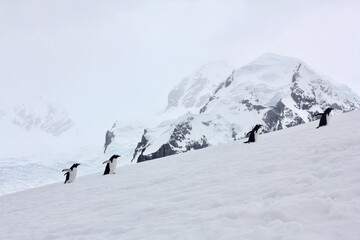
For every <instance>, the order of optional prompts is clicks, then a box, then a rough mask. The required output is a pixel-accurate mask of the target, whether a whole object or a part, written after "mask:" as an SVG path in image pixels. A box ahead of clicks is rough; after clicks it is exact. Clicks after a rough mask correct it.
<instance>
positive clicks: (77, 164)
mask: <svg viewBox="0 0 360 240" xmlns="http://www.w3.org/2000/svg"><path fill="white" fill-rule="evenodd" d="M79 165H80V163H74V164H73V165H72V167H78V166H79Z"/></svg>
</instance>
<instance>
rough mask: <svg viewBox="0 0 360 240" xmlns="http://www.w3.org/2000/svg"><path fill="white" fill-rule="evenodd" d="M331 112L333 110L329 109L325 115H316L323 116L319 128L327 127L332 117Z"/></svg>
mask: <svg viewBox="0 0 360 240" xmlns="http://www.w3.org/2000/svg"><path fill="white" fill-rule="evenodd" d="M331 110H333V108H327V109H326V110H325V112H324V113H318V114H316V116H321V118H320V122H319V126H318V127H317V128H319V127H322V126H326V125H327V124H328V123H329V117H330V112H331Z"/></svg>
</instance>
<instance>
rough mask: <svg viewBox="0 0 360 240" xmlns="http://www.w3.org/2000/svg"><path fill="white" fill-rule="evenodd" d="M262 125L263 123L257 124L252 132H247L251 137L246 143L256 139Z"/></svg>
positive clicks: (247, 135)
mask: <svg viewBox="0 0 360 240" xmlns="http://www.w3.org/2000/svg"><path fill="white" fill-rule="evenodd" d="M261 127H262V125H261V124H256V125H255V127H254V128H253V130H251V131H250V132H248V133H247V134H246V137H248V138H249V140H247V141H246V142H244V143H252V142H255V141H256V138H257V135H258V131H259V129H260V128H261Z"/></svg>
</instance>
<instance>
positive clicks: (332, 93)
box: [135, 53, 360, 162]
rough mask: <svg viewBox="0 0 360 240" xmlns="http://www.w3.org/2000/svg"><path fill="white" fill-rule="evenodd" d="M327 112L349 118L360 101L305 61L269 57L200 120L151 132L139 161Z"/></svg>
mask: <svg viewBox="0 0 360 240" xmlns="http://www.w3.org/2000/svg"><path fill="white" fill-rule="evenodd" d="M194 99H196V98H195V97H194ZM174 106H175V105H174ZM327 107H333V108H334V109H335V110H334V114H336V113H337V112H348V111H351V110H354V109H357V108H359V107H360V98H359V97H358V96H357V95H356V94H354V93H353V92H352V91H351V89H350V88H348V87H346V86H343V85H339V84H337V83H335V82H334V81H333V80H331V79H330V78H329V77H327V76H325V75H323V74H319V73H317V72H316V71H315V70H313V69H312V68H311V67H310V66H308V65H307V64H306V63H305V62H303V61H301V60H299V59H296V58H290V57H284V56H280V55H276V54H270V53H269V54H264V55H262V56H260V57H259V58H257V59H255V60H254V61H252V62H250V63H249V64H246V65H245V66H243V67H241V68H238V69H236V70H234V71H233V72H232V73H231V74H230V75H229V76H227V78H226V79H224V81H223V82H221V83H220V84H219V85H218V87H217V88H216V89H215V91H214V93H213V94H212V95H211V96H210V98H209V99H208V100H207V101H206V102H205V103H204V104H203V106H202V107H200V111H199V113H198V114H194V113H190V112H189V113H186V114H184V115H182V116H180V117H179V118H177V119H176V120H175V121H173V122H171V124H169V125H166V124H164V123H163V124H161V125H160V126H158V127H156V128H152V129H148V130H147V131H146V132H145V133H144V135H143V136H142V138H141V141H140V143H139V144H138V147H137V149H136V150H135V156H136V158H137V161H138V162H142V161H146V160H151V159H155V158H159V157H164V156H168V155H172V154H176V153H180V152H186V151H189V150H193V149H199V148H203V147H207V146H209V145H217V144H219V143H225V142H229V141H234V140H238V139H241V138H243V137H244V136H245V134H246V133H247V132H248V131H250V130H251V128H252V127H253V126H254V125H255V124H262V125H264V128H263V130H262V131H263V132H269V131H274V130H280V129H283V128H288V127H291V126H295V125H298V124H301V123H306V122H309V121H311V120H313V119H314V116H315V115H316V113H318V112H322V111H323V110H324V109H325V108H327Z"/></svg>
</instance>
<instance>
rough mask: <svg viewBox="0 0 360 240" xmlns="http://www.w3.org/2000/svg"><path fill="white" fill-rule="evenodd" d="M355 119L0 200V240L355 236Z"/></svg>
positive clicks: (359, 215)
mask: <svg viewBox="0 0 360 240" xmlns="http://www.w3.org/2000/svg"><path fill="white" fill-rule="evenodd" d="M359 118H360V111H353V112H350V113H346V114H341V115H338V116H334V117H333V118H332V119H331V120H332V121H331V122H330V125H329V126H327V127H323V128H319V129H315V128H316V126H317V124H318V123H317V122H310V123H306V124H302V125H299V126H296V127H293V128H288V129H284V130H280V131H276V132H272V133H268V134H262V135H260V136H259V142H257V143H254V144H243V143H242V142H240V141H236V142H232V143H228V144H224V145H218V146H213V147H209V148H205V149H201V150H197V151H191V152H187V153H184V154H179V155H174V156H170V157H166V158H162V159H158V160H157V161H150V162H145V163H141V164H134V165H129V166H125V167H123V168H121V169H118V171H117V174H116V175H112V176H105V177H104V176H101V173H100V172H99V173H98V174H95V175H91V176H86V177H81V178H78V179H77V180H76V181H75V183H73V184H68V185H64V184H62V183H57V184H52V185H48V186H45V187H41V188H36V189H31V190H28V191H24V192H18V193H15V194H11V195H5V196H2V197H0V213H1V214H0V239H14V240H17V239H43V240H50V239H53V240H55V239H57V240H61V239H67V240H69V239H76V240H78V239H156V240H159V239H196V240H198V239H207V240H208V239H210V240H211V239H227V240H228V239H243V240H245V239H249V240H250V239H251V240H256V239H258V240H264V239H299V240H304V239H326V240H332V239H347V240H352V239H354V240H355V239H359V236H360V228H359V226H360V174H359V173H360V161H359V157H358V156H359V155H360V122H359V121H358V119H359ZM99 171H100V169H99ZM79 172H81V166H80V167H79ZM59 174H61V173H59Z"/></svg>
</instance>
